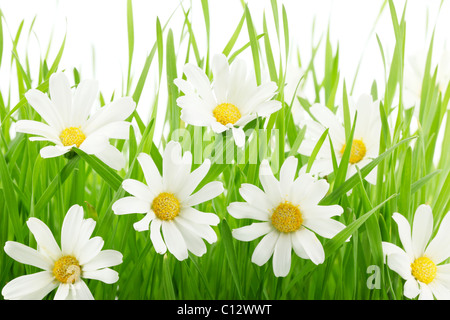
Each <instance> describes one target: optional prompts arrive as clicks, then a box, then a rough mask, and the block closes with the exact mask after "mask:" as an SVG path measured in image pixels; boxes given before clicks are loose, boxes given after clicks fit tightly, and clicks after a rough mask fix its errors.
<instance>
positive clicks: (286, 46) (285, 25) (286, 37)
mask: <svg viewBox="0 0 450 320" xmlns="http://www.w3.org/2000/svg"><path fill="white" fill-rule="evenodd" d="M282 12H283V30H284V50H285V59H286V61H287V60H288V57H289V23H288V18H287V13H286V8H285V7H284V5H282Z"/></svg>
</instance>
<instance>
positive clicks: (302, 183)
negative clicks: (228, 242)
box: [228, 157, 345, 277]
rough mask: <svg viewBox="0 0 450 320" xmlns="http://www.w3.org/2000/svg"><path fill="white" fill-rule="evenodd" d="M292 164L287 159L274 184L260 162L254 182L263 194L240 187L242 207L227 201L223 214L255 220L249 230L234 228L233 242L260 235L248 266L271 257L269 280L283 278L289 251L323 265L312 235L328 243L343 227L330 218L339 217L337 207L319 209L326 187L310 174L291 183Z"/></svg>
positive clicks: (294, 168) (266, 166)
mask: <svg viewBox="0 0 450 320" xmlns="http://www.w3.org/2000/svg"><path fill="white" fill-rule="evenodd" d="M297 163H298V160H297V159H296V158H295V157H289V158H287V159H286V161H285V162H284V163H283V165H282V167H281V169H280V180H279V181H278V180H277V179H276V178H275V177H274V175H273V173H272V170H271V168H270V166H269V163H268V161H267V160H264V161H263V162H262V163H261V166H260V172H259V178H260V181H261V184H262V186H263V188H264V191H263V190H261V189H259V188H258V187H256V186H254V185H252V184H242V186H241V188H240V189H239V193H240V194H241V196H242V198H244V200H245V201H246V202H233V203H231V204H230V205H229V206H228V212H229V213H230V215H231V216H233V217H234V218H236V219H255V220H259V221H262V222H254V223H252V224H251V225H248V226H245V227H241V228H237V229H234V230H233V231H232V234H233V237H234V238H236V239H238V240H241V241H252V240H254V239H256V238H259V237H261V236H264V237H263V238H262V239H261V241H260V242H259V244H258V245H257V246H256V248H255V251H254V252H253V255H252V262H253V263H255V264H257V265H259V266H262V265H263V264H265V263H266V262H267V261H268V260H269V259H270V257H271V256H272V255H273V271H274V274H275V276H277V277H284V276H286V275H287V274H288V273H289V270H290V267H291V251H292V249H293V250H294V252H295V253H296V254H297V255H298V256H299V257H301V258H303V259H310V260H311V261H312V262H313V263H315V264H320V263H323V262H324V260H325V253H324V250H323V247H322V244H321V242H320V241H319V239H318V238H317V237H316V233H317V234H318V235H320V236H322V237H324V238H332V237H334V236H335V235H336V234H337V233H338V232H340V231H341V230H342V229H344V228H345V225H343V224H342V223H341V222H339V221H336V220H333V219H331V217H334V216H339V215H341V214H342V212H343V209H342V207H341V206H339V205H331V206H321V205H318V203H319V201H320V200H321V199H322V198H323V197H324V196H325V195H326V193H327V192H328V189H329V184H328V182H327V181H325V180H317V179H315V178H313V177H312V175H310V174H300V175H299V176H298V178H296V179H294V178H295V174H296V171H297Z"/></svg>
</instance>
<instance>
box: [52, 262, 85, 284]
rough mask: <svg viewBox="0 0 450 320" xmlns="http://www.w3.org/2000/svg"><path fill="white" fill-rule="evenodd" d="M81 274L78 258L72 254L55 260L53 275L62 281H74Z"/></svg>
mask: <svg viewBox="0 0 450 320" xmlns="http://www.w3.org/2000/svg"><path fill="white" fill-rule="evenodd" d="M80 274H81V267H80V264H79V263H78V260H77V259H76V258H75V257H72V256H64V257H61V258H59V259H58V261H56V262H55V266H54V267H53V275H54V276H55V278H56V279H57V280H58V281H60V282H62V283H74V282H75V281H76V280H78V278H79V277H80Z"/></svg>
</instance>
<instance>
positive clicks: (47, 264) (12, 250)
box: [4, 241, 53, 270]
mask: <svg viewBox="0 0 450 320" xmlns="http://www.w3.org/2000/svg"><path fill="white" fill-rule="evenodd" d="M4 250H5V252H6V254H7V255H8V256H10V257H11V258H13V259H14V260H16V261H18V262H20V263H23V264H28V265H31V266H35V267H37V268H40V269H44V270H50V269H51V268H52V267H53V263H52V261H51V260H50V259H49V258H48V257H46V256H44V255H42V254H41V253H39V252H38V251H37V250H35V249H33V248H30V247H28V246H26V245H24V244H21V243H19V242H15V241H7V242H6V243H5V248H4Z"/></svg>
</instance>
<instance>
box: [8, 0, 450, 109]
mask: <svg viewBox="0 0 450 320" xmlns="http://www.w3.org/2000/svg"><path fill="white" fill-rule="evenodd" d="M394 2H395V6H396V9H397V13H398V14H399V15H401V13H402V11H403V8H404V3H405V1H403V0H398V1H397V0H396V1H394ZM179 3H180V1H179V0H164V1H154V0H134V1H133V10H134V24H135V26H134V28H135V48H134V58H133V65H132V70H133V71H132V74H133V75H134V80H137V78H138V76H139V74H140V72H141V70H142V67H143V64H144V61H145V58H146V56H147V54H148V53H149V52H150V49H151V47H152V45H153V43H154V41H155V39H156V32H155V25H156V23H155V21H156V17H159V19H160V20H161V23H162V24H164V23H165V22H166V21H167V19H168V18H169V16H170V15H171V13H172V12H173V11H174V10H175V9H176V8H177V6H178V5H179ZM182 3H183V6H184V7H185V8H188V7H189V6H190V4H191V3H192V5H193V9H192V14H193V28H194V32H195V35H196V37H197V43H198V45H199V48H200V52H201V53H204V52H205V49H206V40H205V36H206V35H205V28H204V20H203V13H202V7H201V3H200V1H199V0H193V1H192V2H189V1H183V2H182ZM278 3H279V4H280V5H281V4H284V5H285V7H286V11H287V15H288V21H289V30H290V36H291V39H290V43H291V46H292V48H291V49H293V50H296V49H297V48H299V50H300V54H301V57H302V59H303V60H304V61H307V59H308V58H309V56H310V51H311V41H312V39H311V28H312V25H313V20H314V19H315V20H316V23H315V25H316V31H315V38H314V41H315V42H316V41H317V39H318V38H319V36H321V35H324V34H325V33H326V30H327V28H328V24H329V25H330V30H331V33H330V35H331V40H332V42H333V43H334V48H336V44H337V43H338V42H339V48H340V67H341V70H340V71H341V75H342V78H345V79H346V81H347V83H351V81H352V80H353V76H354V73H355V70H356V68H357V65H358V62H359V61H360V58H361V57H362V56H363V59H362V64H361V68H360V71H359V75H358V82H357V85H356V87H355V93H360V92H367V91H368V90H370V85H371V83H372V81H373V80H374V79H376V80H378V82H379V83H380V84H382V82H383V79H384V72H383V64H382V59H381V55H380V51H379V47H378V44H377V41H376V37H375V34H371V30H372V27H373V25H374V22H375V20H376V18H377V16H378V13H379V11H380V8H381V5H382V3H383V1H381V0H365V1H361V0H335V1H333V0H315V1H308V0H284V1H278ZM440 4H441V1H440V0H428V1H422V0H412V1H408V5H407V11H406V22H407V36H406V55H410V54H413V53H414V52H416V51H419V50H423V49H426V48H427V47H428V38H427V37H426V36H427V35H426V32H427V30H428V34H430V32H431V31H432V29H433V28H434V27H435V26H436V35H435V38H436V40H435V43H436V54H435V57H439V54H440V51H441V50H442V48H444V47H446V46H447V47H449V46H450V41H449V40H450V32H449V31H448V30H450V4H449V3H448V1H446V2H445V3H444V4H443V6H442V8H441V11H440V14H439V15H438V8H439V6H440ZM248 5H249V8H250V12H251V14H252V17H253V20H254V23H255V27H256V29H257V32H258V33H262V14H263V12H265V13H266V18H267V21H268V24H269V28H270V30H271V31H270V32H271V40H272V41H273V42H274V43H276V42H275V33H274V31H273V30H274V28H273V18H272V10H271V5H270V0H249V1H248ZM209 7H210V16H211V54H214V53H218V52H221V51H222V50H223V48H224V46H225V45H226V43H227V41H228V39H229V38H230V36H231V34H232V33H233V31H234V29H235V27H236V25H237V23H238V21H239V19H240V18H241V16H242V13H243V10H242V5H241V1H240V0H226V1H225V0H211V1H209ZM0 9H1V10H2V12H3V15H4V24H3V27H4V37H5V39H4V53H3V59H2V65H1V67H0V90H2V93H3V94H5V93H4V92H7V90H8V86H9V84H10V78H11V77H12V79H14V73H12V74H11V72H10V69H9V67H10V61H11V58H10V56H11V55H10V51H11V41H10V40H9V38H10V37H14V35H15V33H16V31H17V28H18V26H19V24H20V23H21V21H22V20H23V21H24V28H23V31H22V36H21V41H20V43H19V48H18V50H19V55H20V56H22V57H24V56H25V55H24V53H25V52H28V56H29V59H30V64H31V67H32V68H37V62H38V61H39V58H40V57H41V56H44V55H45V53H46V50H47V45H48V41H49V39H50V38H53V43H52V47H51V51H50V60H52V59H53V58H54V56H55V55H56V53H57V50H58V48H59V46H60V44H61V41H62V39H63V37H64V34H65V33H66V32H67V41H66V48H65V51H64V55H63V59H62V61H61V64H60V69H69V70H71V69H72V68H74V67H76V68H78V69H79V70H80V71H81V75H82V77H83V78H91V77H95V78H96V79H98V80H99V82H100V89H101V91H102V92H103V94H104V95H105V97H110V96H111V94H112V93H113V92H114V91H115V92H116V95H119V94H121V93H122V92H123V91H122V84H123V82H124V81H123V79H124V78H125V77H126V73H127V67H128V47H127V45H128V43H127V21H126V0H63V1H57V0H0ZM280 12H281V9H280ZM34 17H36V20H35V23H34V26H33V28H32V32H31V33H30V34H28V32H29V29H30V25H31V23H32V21H33V18H34ZM183 18H184V16H183V12H182V10H179V9H178V10H177V11H176V13H175V15H174V16H173V18H172V20H171V22H170V24H169V27H170V28H171V29H172V30H173V32H174V36H175V43H176V44H177V43H178V41H179V37H180V35H181V28H182V24H183ZM375 33H376V34H378V36H379V37H380V39H381V41H382V43H383V46H384V49H385V51H386V53H387V55H388V57H389V56H390V54H392V51H393V47H394V32H393V28H392V23H391V17H390V12H389V7H388V6H386V8H385V10H384V12H383V14H382V16H381V18H380V20H379V21H378V24H377V26H376V29H375ZM166 34H167V33H166ZM369 36H370V38H369ZM239 41H240V42H239V43H240V44H243V43H245V42H246V41H248V37H247V32H246V26H245V25H244V29H243V31H242V34H241V36H240V38H239ZM261 41H262V40H261ZM261 43H262V42H261ZM237 46H238V45H237ZM248 51H249V50H248ZM94 52H95V54H93V53H94ZM323 52H324V50H323V46H322V50H320V52H319V56H318V63H317V67H318V70H319V71H320V70H321V68H323V66H321V63H320V62H322V61H323ZM248 57H250V56H249V55H248ZM94 60H95V63H94V62H93V61H94ZM156 64H157V63H156V60H155V61H154V64H153V65H154V66H155V68H152V71H151V72H152V74H151V75H150V76H149V78H148V81H147V85H146V90H145V92H144V93H143V95H142V98H141V102H140V104H139V106H138V110H140V112H142V114H143V115H144V117H145V116H146V114H148V110H149V106H150V104H151V97H152V95H153V92H154V90H155V87H156V82H155V81H156V80H155V79H156V74H157V73H156V72H153V71H156ZM322 64H323V63H322ZM94 65H95V67H94ZM179 68H181V66H179ZM179 70H180V69H179ZM12 72H14V70H13V71H12ZM34 74H37V73H34ZM163 81H164V80H163ZM12 85H13V87H12V88H11V104H12V105H14V104H15V101H17V100H15V99H17V98H16V96H15V91H16V88H15V87H14V85H15V84H14V82H12ZM34 85H36V83H34ZM4 98H5V97H4ZM5 99H6V98H5ZM160 104H161V105H164V104H165V100H164V98H163V96H162V97H161V100H160Z"/></svg>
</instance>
